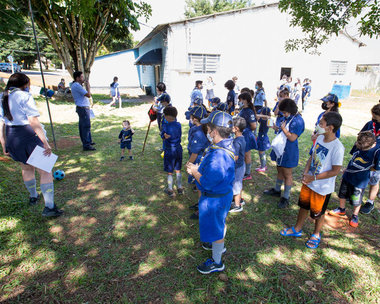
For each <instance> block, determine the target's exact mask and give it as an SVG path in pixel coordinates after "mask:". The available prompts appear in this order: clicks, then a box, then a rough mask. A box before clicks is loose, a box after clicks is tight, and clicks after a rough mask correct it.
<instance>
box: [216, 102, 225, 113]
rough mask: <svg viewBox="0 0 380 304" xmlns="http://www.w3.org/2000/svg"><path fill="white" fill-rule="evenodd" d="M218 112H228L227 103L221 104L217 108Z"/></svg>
mask: <svg viewBox="0 0 380 304" xmlns="http://www.w3.org/2000/svg"><path fill="white" fill-rule="evenodd" d="M216 108H217V110H219V111H223V112H226V111H227V109H228V105H227V104H226V103H225V102H221V103H219V104H218V105H217V106H216Z"/></svg>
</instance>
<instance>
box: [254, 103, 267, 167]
mask: <svg viewBox="0 0 380 304" xmlns="http://www.w3.org/2000/svg"><path fill="white" fill-rule="evenodd" d="M258 117H260V118H259V124H260V126H259V135H258V136H257V149H258V150H259V156H260V167H259V168H256V171H257V172H265V171H266V170H267V158H266V155H265V151H267V150H269V149H270V147H271V146H270V141H269V137H268V130H269V127H268V118H270V108H268V107H264V108H261V110H260V112H259V114H258Z"/></svg>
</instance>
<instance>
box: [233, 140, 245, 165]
mask: <svg viewBox="0 0 380 304" xmlns="http://www.w3.org/2000/svg"><path fill="white" fill-rule="evenodd" d="M233 146H234V150H235V156H238V157H239V158H238V159H237V161H236V164H235V169H237V168H240V167H241V166H243V165H244V156H245V138H244V136H243V135H242V136H239V137H236V138H235V139H234V142H233Z"/></svg>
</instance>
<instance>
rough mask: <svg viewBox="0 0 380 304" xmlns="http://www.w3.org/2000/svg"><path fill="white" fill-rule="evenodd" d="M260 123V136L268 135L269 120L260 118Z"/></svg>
mask: <svg viewBox="0 0 380 304" xmlns="http://www.w3.org/2000/svg"><path fill="white" fill-rule="evenodd" d="M259 123H260V126H259V134H268V131H269V127H268V120H265V119H263V118H260V119H259Z"/></svg>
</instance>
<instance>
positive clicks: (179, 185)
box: [176, 172, 182, 189]
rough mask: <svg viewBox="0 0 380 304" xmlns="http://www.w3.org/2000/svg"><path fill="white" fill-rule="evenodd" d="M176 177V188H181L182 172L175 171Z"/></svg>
mask: <svg viewBox="0 0 380 304" xmlns="http://www.w3.org/2000/svg"><path fill="white" fill-rule="evenodd" d="M176 177H177V188H178V189H181V188H182V173H181V172H179V173H176Z"/></svg>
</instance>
